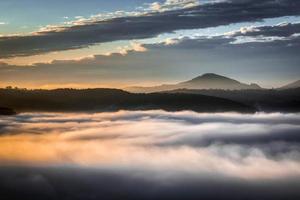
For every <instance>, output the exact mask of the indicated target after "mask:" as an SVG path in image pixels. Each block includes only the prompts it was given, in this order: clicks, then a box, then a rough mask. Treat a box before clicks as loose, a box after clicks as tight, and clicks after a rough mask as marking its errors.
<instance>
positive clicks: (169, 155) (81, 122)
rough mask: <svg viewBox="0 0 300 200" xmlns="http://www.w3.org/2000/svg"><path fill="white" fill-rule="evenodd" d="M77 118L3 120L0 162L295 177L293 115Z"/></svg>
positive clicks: (297, 153)
mask: <svg viewBox="0 0 300 200" xmlns="http://www.w3.org/2000/svg"><path fill="white" fill-rule="evenodd" d="M74 115H75V114H55V113H54V114H51V113H48V114H47V113H37V114H36V113H33V114H30V113H28V114H21V115H18V116H16V117H10V118H7V119H4V120H3V121H1V124H2V125H1V126H2V128H1V129H0V130H1V134H2V136H1V137H0V142H1V147H0V150H1V151H0V152H2V153H0V160H1V163H3V164H5V163H33V164H39V163H48V164H56V165H57V164H58V165H61V164H72V165H78V166H81V165H83V166H90V167H91V166H106V167H113V168H114V167H121V168H132V167H134V168H136V167H137V168H141V169H147V170H150V171H152V170H154V171H156V170H158V171H162V172H164V171H167V170H168V171H169V173H171V174H173V173H174V175H175V174H177V172H179V173H187V174H191V175H193V176H198V175H199V176H201V175H203V174H207V173H208V174H211V173H212V174H214V173H218V174H222V175H224V176H233V177H238V178H243V179H249V180H251V179H254V180H256V179H261V178H263V179H264V178H267V179H269V178H271V179H273V178H275V179H277V178H280V177H287V176H291V175H293V176H300V171H299V160H300V148H299V143H300V138H299V134H298V132H299V130H300V126H299V125H298V124H299V121H300V118H299V115H298V114H280V113H277V114H264V113H258V114H255V115H243V114H234V113H233V114H230V113H228V114H222V113H220V114H199V113H194V112H188V111H186V112H175V113H169V112H164V111H120V112H115V113H114V112H113V113H94V114H89V113H87V114H79V113H77V114H76V115H75V116H74ZM12 146H13V147H14V148H13V149H11V148H10V147H12ZM24 149H26V151H24ZM33 150H34V151H33ZM127 155H130V156H127ZM148 158H151V160H149V159H148ZM174 166H176V168H174ZM187 166H188V167H187Z"/></svg>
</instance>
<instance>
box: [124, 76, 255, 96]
mask: <svg viewBox="0 0 300 200" xmlns="http://www.w3.org/2000/svg"><path fill="white" fill-rule="evenodd" d="M176 89H198V90H199V89H222V90H246V89H255V90H257V89H261V87H260V86H259V85H257V84H254V83H252V84H250V85H248V84H245V83H241V82H239V81H237V80H234V79H231V78H228V77H225V76H221V75H218V74H213V73H207V74H203V75H201V76H198V77H196V78H193V79H191V80H189V81H185V82H181V83H178V84H173V85H171V84H169V85H167V84H166V85H160V86H154V87H128V88H125V90H127V91H129V92H135V93H151V92H161V91H168V90H176Z"/></svg>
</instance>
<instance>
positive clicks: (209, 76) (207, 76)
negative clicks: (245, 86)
mask: <svg viewBox="0 0 300 200" xmlns="http://www.w3.org/2000/svg"><path fill="white" fill-rule="evenodd" d="M197 79H230V78H227V77H225V76H221V75H219V74H214V73H205V74H202V75H200V76H198V77H196V78H194V79H192V80H197Z"/></svg>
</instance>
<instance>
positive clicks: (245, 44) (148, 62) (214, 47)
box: [0, 23, 300, 88]
mask: <svg viewBox="0 0 300 200" xmlns="http://www.w3.org/2000/svg"><path fill="white" fill-rule="evenodd" d="M299 28H300V24H299V23H291V24H286V23H281V24H278V25H274V26H256V27H254V26H251V27H243V28H241V29H240V30H237V31H233V32H230V33H223V34H219V35H215V36H194V37H183V38H169V39H166V40H165V41H163V42H160V43H152V44H142V43H140V42H136V41H133V42H131V43H130V44H129V45H127V46H123V47H120V48H119V49H118V51H119V52H118V53H112V54H109V55H91V56H88V57H83V58H78V59H74V60H53V61H52V62H49V63H35V64H33V65H31V66H15V65H9V64H6V63H0V79H1V80H2V85H3V86H7V85H13V86H19V87H44V86H48V85H50V86H51V85H52V87H121V88H122V87H125V86H126V85H141V84H142V83H144V82H145V81H151V82H160V83H162V82H165V83H166V82H168V80H171V81H173V82H174V79H176V81H179V80H184V79H188V78H193V77H195V76H197V75H199V74H201V73H207V72H214V73H221V74H226V75H228V76H231V77H237V79H238V80H241V81H245V80H243V79H244V76H245V75H247V76H249V77H251V80H250V81H251V82H256V81H261V83H260V84H262V85H264V81H266V80H267V79H272V80H274V76H277V80H276V82H277V84H279V83H278V82H280V79H287V80H288V81H294V79H295V80H296V79H297V78H298V76H299V74H300V71H299V67H298V63H299V62H300V60H299V56H298V54H299V49H300V30H299ZM170 58H171V59H170ZM187 62H188V63H189V64H188V65H187V64H186V63H187ZM183 66H185V67H183ZM187 69H188V70H187ZM258 70H259V71H260V74H259V75H257V71H258ZM270 71H272V73H270ZM233 72H234V73H236V74H232V73H233ZM187 73H188V74H187ZM180 75H181V76H182V75H185V76H186V77H185V78H183V77H180ZM259 76H261V80H253V77H259ZM246 78H247V77H246ZM32 79H34V80H35V82H34V83H35V85H31V84H32ZM172 79H173V80H172ZM245 82H247V81H245ZM18 83H19V84H18ZM20 83H22V85H21V84H20ZM107 83H109V84H107ZM156 84H157V83H156ZM282 84H283V83H282ZM270 85H271V86H272V87H276V86H277V85H275V83H272V84H270ZM270 85H269V86H268V87H270Z"/></svg>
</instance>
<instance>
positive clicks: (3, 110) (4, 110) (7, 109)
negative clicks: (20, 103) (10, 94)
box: [0, 107, 16, 115]
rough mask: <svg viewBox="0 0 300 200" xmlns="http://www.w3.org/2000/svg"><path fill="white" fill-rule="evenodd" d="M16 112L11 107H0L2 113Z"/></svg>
mask: <svg viewBox="0 0 300 200" xmlns="http://www.w3.org/2000/svg"><path fill="white" fill-rule="evenodd" d="M15 114H16V112H15V111H14V110H13V109H10V108H4V107H0V115H15Z"/></svg>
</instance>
